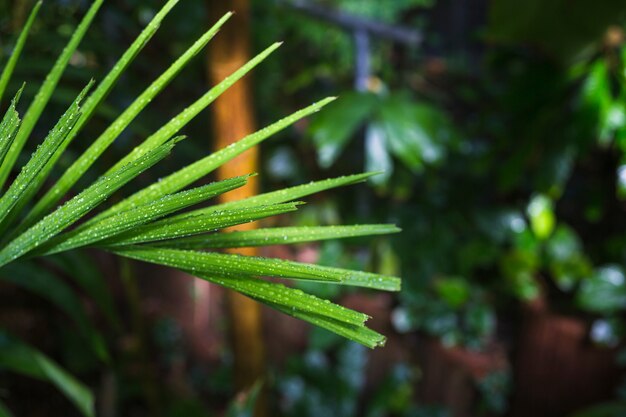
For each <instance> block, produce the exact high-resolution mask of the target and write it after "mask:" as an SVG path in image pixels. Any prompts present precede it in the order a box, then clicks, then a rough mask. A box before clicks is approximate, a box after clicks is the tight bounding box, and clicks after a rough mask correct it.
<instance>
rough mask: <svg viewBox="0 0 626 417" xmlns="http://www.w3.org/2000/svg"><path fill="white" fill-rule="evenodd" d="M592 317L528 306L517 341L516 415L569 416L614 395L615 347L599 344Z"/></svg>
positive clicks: (518, 416)
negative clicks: (591, 329) (591, 331)
mask: <svg viewBox="0 0 626 417" xmlns="http://www.w3.org/2000/svg"><path fill="white" fill-rule="evenodd" d="M588 334H589V323H587V322H586V321H585V320H583V319H581V318H576V317H571V316H565V315H560V314H555V313H552V312H550V311H549V309H548V308H547V307H546V306H545V305H540V306H537V305H535V306H528V307H527V308H526V309H525V316H524V323H523V327H522V330H521V335H520V338H519V342H518V344H517V346H516V352H517V353H516V357H515V368H514V388H513V393H514V394H513V398H512V407H511V414H510V415H511V416H512V417H527V416H533V417H543V416H546V417H547V416H550V417H552V416H566V415H568V414H569V413H571V412H573V411H575V410H579V409H581V408H582V407H585V406H588V405H591V404H594V403H597V402H600V401H603V400H606V399H609V398H611V397H612V396H613V394H614V392H615V388H616V385H617V383H618V381H619V377H620V372H619V369H618V368H617V366H616V363H615V355H616V349H607V348H600V347H597V346H594V345H593V344H592V343H591V342H590V341H589V339H588Z"/></svg>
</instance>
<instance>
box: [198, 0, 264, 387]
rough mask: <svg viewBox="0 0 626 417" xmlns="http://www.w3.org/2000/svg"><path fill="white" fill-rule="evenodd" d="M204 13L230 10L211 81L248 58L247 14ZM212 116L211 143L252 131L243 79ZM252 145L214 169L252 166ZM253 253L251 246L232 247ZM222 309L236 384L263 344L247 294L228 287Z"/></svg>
mask: <svg viewBox="0 0 626 417" xmlns="http://www.w3.org/2000/svg"><path fill="white" fill-rule="evenodd" d="M208 6H209V16H210V18H211V21H212V22H214V21H216V20H217V19H219V18H220V17H221V16H222V15H224V14H225V13H226V12H228V11H234V12H235V15H234V16H233V17H232V18H231V20H230V21H229V22H228V23H227V24H226V25H225V26H224V27H223V28H222V30H221V31H220V33H219V34H218V35H217V36H216V37H215V39H213V40H212V41H211V43H210V44H209V55H208V56H209V62H208V68H209V79H210V82H211V84H213V85H215V84H217V83H218V82H220V81H222V80H223V79H224V78H226V77H227V76H228V75H230V74H231V73H233V72H234V71H235V70H236V69H238V68H239V67H241V66H242V65H243V64H245V63H246V62H247V61H248V59H249V35H250V16H249V4H248V1H247V0H225V1H219V0H208ZM211 108H212V120H213V129H214V134H215V138H216V140H217V143H216V149H221V148H223V147H226V146H228V145H229V144H231V143H233V142H235V141H236V140H238V139H241V138H242V137H244V136H245V135H247V134H249V133H252V132H253V131H254V130H255V128H254V116H253V106H252V99H251V92H250V86H249V82H248V80H247V79H246V78H244V79H243V80H241V81H239V82H238V83H237V84H235V85H234V86H233V87H231V88H230V89H229V90H228V91H227V92H226V93H224V94H223V95H222V96H221V97H220V98H219V99H218V100H217V101H216V102H215V103H214V104H213V105H212V107H211ZM257 157H258V151H257V150H256V149H252V150H249V151H247V152H246V153H244V154H242V155H240V156H239V157H237V158H236V159H234V160H233V161H231V162H230V163H228V164H225V165H224V166H223V167H221V168H220V169H219V170H218V177H219V179H225V178H231V177H234V176H238V175H243V174H249V173H253V172H256V171H257ZM257 187H258V186H257V183H256V180H255V178H251V181H250V183H249V184H248V185H247V186H246V187H242V188H239V189H237V190H234V191H232V192H229V193H227V194H225V195H224V196H223V197H222V201H231V200H239V199H242V198H245V197H248V196H251V195H254V194H256V193H257ZM254 227H255V225H254V224H252V223H247V224H244V225H241V226H238V227H237V228H236V229H238V230H245V229H250V228H254ZM232 252H236V253H240V254H244V255H255V254H256V250H255V249H254V248H244V249H240V250H237V251H232ZM227 297H228V309H229V316H230V323H231V332H232V333H231V336H232V344H233V351H234V358H235V373H236V374H235V378H236V383H237V386H238V388H239V389H246V388H249V387H250V386H251V385H252V384H253V383H254V382H255V381H257V380H258V379H259V378H260V377H261V375H262V373H263V368H264V346H263V339H262V329H261V310H260V306H259V305H258V304H257V303H256V302H255V301H252V300H251V299H249V298H247V297H244V296H242V295H240V294H237V293H234V292H230V291H229V292H228V295H227Z"/></svg>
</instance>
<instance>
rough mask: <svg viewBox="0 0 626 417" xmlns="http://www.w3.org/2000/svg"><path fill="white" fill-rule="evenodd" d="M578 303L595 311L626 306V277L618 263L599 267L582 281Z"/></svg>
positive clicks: (610, 311)
mask: <svg viewBox="0 0 626 417" xmlns="http://www.w3.org/2000/svg"><path fill="white" fill-rule="evenodd" d="M576 301H577V303H578V305H579V306H580V307H581V308H583V309H585V310H588V311H591V312H594V313H612V312H616V311H619V310H622V309H624V308H626V279H625V277H624V271H623V270H622V269H621V268H620V267H619V266H616V265H609V266H605V267H602V268H598V269H596V270H595V271H594V274H593V275H592V276H591V277H590V278H589V279H586V280H584V281H583V282H582V284H581V286H580V290H579V291H578V294H577V296H576Z"/></svg>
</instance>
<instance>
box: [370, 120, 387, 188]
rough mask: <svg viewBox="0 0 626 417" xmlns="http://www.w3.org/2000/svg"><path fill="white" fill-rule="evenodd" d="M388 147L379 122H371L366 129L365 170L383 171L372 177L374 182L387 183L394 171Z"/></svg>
mask: <svg viewBox="0 0 626 417" xmlns="http://www.w3.org/2000/svg"><path fill="white" fill-rule="evenodd" d="M387 148H388V144H387V143H386V139H385V132H384V130H383V128H382V127H381V126H380V125H379V124H377V123H371V124H369V125H368V126H367V127H366V129H365V170H366V171H378V172H381V174H380V175H375V176H373V177H371V178H370V181H371V182H372V183H373V184H376V185H384V184H386V183H387V181H389V178H390V177H391V173H392V172H393V162H392V161H391V157H390V156H389V153H388V151H387Z"/></svg>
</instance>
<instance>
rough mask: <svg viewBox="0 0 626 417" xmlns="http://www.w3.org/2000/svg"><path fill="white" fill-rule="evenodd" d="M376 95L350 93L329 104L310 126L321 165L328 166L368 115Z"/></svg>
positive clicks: (373, 107) (372, 107) (376, 101)
mask: <svg viewBox="0 0 626 417" xmlns="http://www.w3.org/2000/svg"><path fill="white" fill-rule="evenodd" d="M377 103H378V98H377V97H376V96H375V95H373V94H370V93H356V92H350V93H346V94H344V95H342V96H341V98H340V99H338V100H337V101H336V102H334V103H333V104H331V105H329V106H328V107H327V109H326V111H325V112H324V113H321V114H319V115H318V116H317V117H316V118H315V119H314V120H313V121H312V122H311V126H310V128H309V129H310V133H311V135H312V137H313V141H314V143H315V146H316V147H317V152H318V160H319V164H320V166H321V167H322V168H328V167H330V166H331V165H332V164H333V163H334V162H335V161H336V159H337V158H338V157H339V154H340V153H341V151H342V150H343V149H344V148H345V147H346V145H347V144H348V142H349V140H350V139H351V138H352V136H353V135H354V134H355V133H356V132H357V130H358V129H359V128H360V127H361V126H363V124H364V123H365V122H366V121H367V118H368V117H369V116H371V114H372V112H373V111H374V109H375V107H376V105H377Z"/></svg>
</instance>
